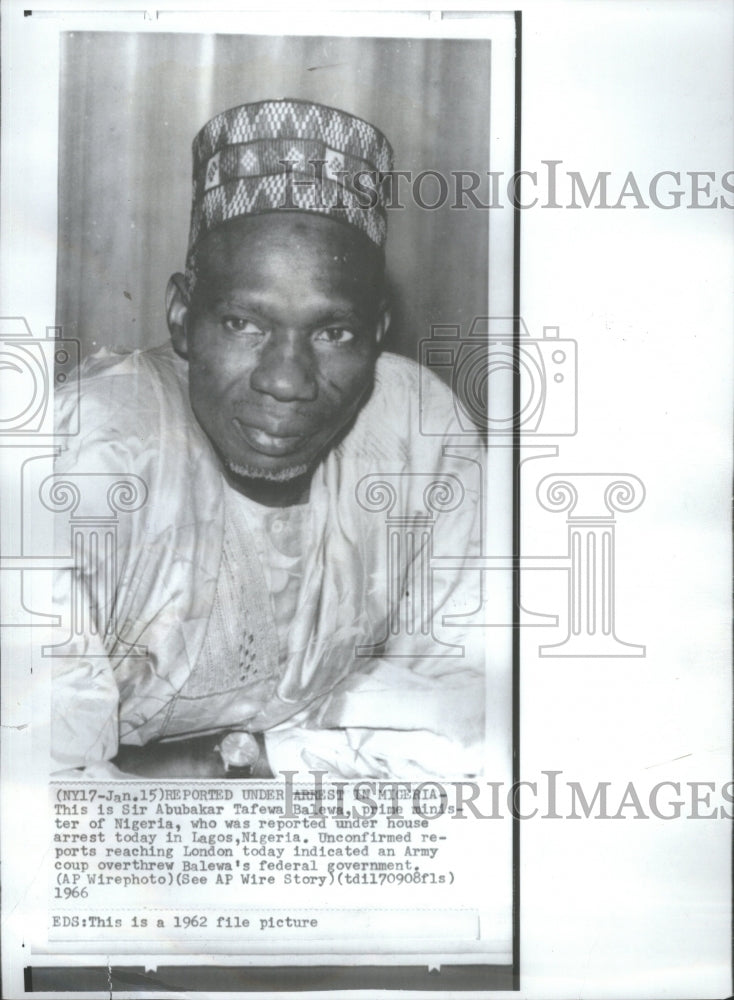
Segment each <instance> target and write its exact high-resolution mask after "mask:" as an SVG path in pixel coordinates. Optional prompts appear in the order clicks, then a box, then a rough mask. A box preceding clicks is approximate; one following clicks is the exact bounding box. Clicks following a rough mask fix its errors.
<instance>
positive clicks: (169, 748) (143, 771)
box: [112, 733, 273, 779]
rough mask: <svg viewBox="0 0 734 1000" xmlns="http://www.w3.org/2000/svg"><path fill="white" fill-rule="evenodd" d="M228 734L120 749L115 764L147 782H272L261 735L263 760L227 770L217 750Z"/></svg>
mask: <svg viewBox="0 0 734 1000" xmlns="http://www.w3.org/2000/svg"><path fill="white" fill-rule="evenodd" d="M224 735H225V734H224V733H215V734H213V735H209V736H195V737H192V738H191V739H187V740H171V741H168V742H160V741H159V742H153V743H148V744H147V745H146V746H144V747H133V746H120V749H119V751H118V753H117V756H116V757H115V758H114V759H113V761H112V763H113V764H115V766H116V767H119V769H120V770H121V771H125V772H126V773H127V774H138V775H140V776H141V777H143V778H220V779H221V778H271V777H272V776H273V775H272V772H271V770H270V768H269V766H268V763H267V756H266V754H265V745H264V741H263V739H262V736H261V735H258V736H257V737H256V739H257V740H258V743H259V744H260V759H259V760H258V761H257V762H256V763H255V764H254V765H253V766H252V767H251V768H249V767H248V768H240V767H230V768H229V769H227V768H225V766H224V761H223V760H222V756H221V754H220V753H219V750H218V749H217V747H218V746H219V744H220V742H221V741H222V739H223V738H224Z"/></svg>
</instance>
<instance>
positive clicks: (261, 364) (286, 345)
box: [250, 332, 318, 403]
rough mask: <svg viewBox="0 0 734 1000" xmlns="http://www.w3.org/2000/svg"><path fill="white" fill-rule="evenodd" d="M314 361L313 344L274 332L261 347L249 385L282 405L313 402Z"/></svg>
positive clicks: (295, 336) (314, 391)
mask: <svg viewBox="0 0 734 1000" xmlns="http://www.w3.org/2000/svg"><path fill="white" fill-rule="evenodd" d="M313 362H314V359H313V355H312V353H311V345H310V343H303V341H302V340H301V338H300V337H299V336H298V335H297V334H291V333H283V334H280V333H275V332H274V333H272V334H271V335H270V336H269V337H268V338H267V341H266V342H265V343H264V344H263V346H262V349H261V351H260V356H259V358H258V363H257V365H256V366H255V368H254V369H253V371H252V374H251V375H250V385H251V386H252V388H253V389H255V390H256V391H257V392H262V393H265V394H266V395H268V396H272V397H273V398H274V399H277V400H278V401H279V402H282V403H289V402H295V401H297V400H299V401H303V402H310V401H313V400H315V399H316V397H317V395H318V383H317V381H316V373H315V371H314V363H313Z"/></svg>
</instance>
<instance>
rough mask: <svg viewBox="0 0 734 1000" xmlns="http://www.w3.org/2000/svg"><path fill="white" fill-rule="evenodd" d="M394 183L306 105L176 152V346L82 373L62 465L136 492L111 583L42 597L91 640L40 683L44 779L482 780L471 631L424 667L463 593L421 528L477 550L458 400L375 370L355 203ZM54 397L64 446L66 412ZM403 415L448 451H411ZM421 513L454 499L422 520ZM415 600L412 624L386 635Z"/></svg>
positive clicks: (99, 363) (474, 489)
mask: <svg viewBox="0 0 734 1000" xmlns="http://www.w3.org/2000/svg"><path fill="white" fill-rule="evenodd" d="M390 169H391V152H390V147H389V144H388V143H387V140H386V139H385V137H384V136H382V134H381V133H380V132H378V130H377V129H375V128H374V127H373V126H371V125H369V124H368V123H367V122H364V121H362V120H361V119H358V118H354V117H353V116H351V115H349V114H347V113H345V112H342V111H339V110H337V109H334V108H326V107H323V106H321V105H315V104H309V103H306V102H300V101H291V100H286V101H265V102H260V103H258V104H252V105H243V106H241V107H239V108H233V109H231V110H230V111H227V112H225V113H224V114H221V115H218V116H217V117H216V118H214V119H212V121H211V122H209V123H208V124H207V125H206V126H204V128H203V129H202V130H201V132H200V133H199V135H198V136H197V138H196V140H195V141H194V196H193V208H192V219H191V235H190V243H189V252H188V257H187V267H186V273H185V274H175V275H173V277H172V278H171V280H170V282H169V286H168V291H167V297H166V304H167V314H168V326H169V331H170V335H171V343H170V345H166V346H165V347H162V348H157V349H154V350H152V351H147V352H134V353H132V354H131V355H127V356H124V357H113V356H109V355H105V356H99V355H98V356H95V357H93V358H91V359H90V360H89V361H88V362H87V364H86V366H85V369H84V372H83V380H82V392H81V408H80V427H81V430H80V433H79V435H78V436H77V437H72V438H69V439H68V440H69V447H68V450H66V451H65V452H63V453H62V454H61V456H60V458H59V461H58V463H57V470H56V472H57V477H61V478H62V479H63V478H64V477H67V476H68V477H71V478H72V479H73V477H74V475H78V474H82V475H87V476H89V477H90V479H89V481H88V483H87V485H89V483H91V482H93V480H94V477H95V476H96V477H97V478H98V479H99V480H100V482H103V483H105V486H104V489H108V485H109V483H108V479H105V477H104V476H102V475H100V474H102V473H106V474H108V475H110V474H119V475H120V476H121V477H122V478H124V476H125V475H128V476H135V477H137V479H136V481H137V482H142V483H143V484H144V488H145V489H147V502H146V503H145V505H144V506H142V507H141V509H140V510H139V511H138V512H136V513H134V514H129V515H124V514H123V515H121V517H120V519H119V530H118V534H117V552H116V559H115V561H114V563H113V562H111V560H110V556H109V553H107V554H106V553H104V552H103V551H102V550H97V551H89V552H85V553H84V554H83V555H82V556H80V557H79V558H78V560H77V571H76V572H75V573H68V572H67V573H66V574H65V575H64V580H63V581H62V582H61V584H60V588H59V599H60V601H61V602H62V603H63V604H64V605H65V606H71V605H74V606H75V607H76V606H77V604H75V603H74V602H75V601H76V602H78V601H79V597H78V594H79V593H80V592H83V593H84V602H85V604H86V609H87V615H86V619H85V620H86V621H87V622H88V625H87V626H86V627H85V628H84V629H81V630H78V634H77V635H76V636H75V637H74V638H73V640H72V643H71V647H69V645H67V646H66V647H65V648H64V655H63V656H57V657H56V659H55V679H54V710H53V734H52V742H53V744H54V751H55V756H56V759H57V761H58V766H59V767H60V768H76V767H85V768H86V769H87V773H88V775H90V776H102V775H115V776H121V775H125V774H128V775H136V774H137V775H150V776H159V777H186V776H193V777H223V776H225V775H237V776H241V775H244V774H251V775H253V776H263V775H267V774H269V773H270V772H271V770H272V771H277V770H280V769H282V768H286V767H289V768H294V769H296V770H297V769H304V768H308V767H311V766H317V767H320V768H322V769H326V770H328V771H330V772H332V773H335V774H341V775H344V776H347V777H356V776H369V775H372V776H384V777H388V776H396V777H420V776H425V775H426V774H429V775H435V774H471V773H475V772H476V771H477V770H478V768H479V766H480V754H479V752H478V748H479V747H480V745H481V737H482V735H483V734H482V719H483V707H484V696H483V677H484V663H483V655H482V651H481V630H477V629H474V630H472V629H468V630H466V631H465V632H464V631H462V630H461V629H455V630H453V631H455V633H456V636H455V637H454V635H453V634H452V635H451V637H450V640H448V641H447V640H445V639H444V640H442V641H439V642H437V641H436V629H437V628H439V629H440V625H441V621H442V618H443V616H444V615H450V614H453V615H458V616H460V615H461V614H462V613H465V612H468V611H470V610H473V608H472V607H471V605H472V602H473V604H474V605H476V595H475V594H471V587H470V586H469V594H468V595H467V593H466V588H467V581H466V580H464V579H463V578H462V574H461V572H460V570H459V571H457V570H455V569H454V570H448V571H446V572H437V573H433V574H431V573H430V570H427V569H426V568H425V567H426V566H427V557H428V555H429V551H430V548H431V544H432V543H431V540H430V530H429V528H433V531H434V535H435V536H436V538H438V537H439V534H440V540H441V543H442V545H443V548H444V550H445V554H447V555H450V556H452V557H453V564H454V565H456V564H457V562H458V563H459V564H460V562H461V559H462V558H463V557H469V556H471V555H472V554H475V553H476V552H477V551H478V542H479V538H478V532H479V528H478V520H477V507H478V489H479V483H478V481H477V479H476V478H474V479H472V472H475V471H476V467H474V466H472V463H471V462H467V461H461V460H459V459H456V458H452V457H450V456H449V455H447V454H444V452H445V450H446V449H445V448H444V445H445V442H446V440H447V439H448V438H450V436H451V434H452V433H457V431H458V425H457V424H456V420H455V410H454V401H453V397H452V396H451V393H450V392H449V391H448V390H447V389H446V388H445V387H444V386H443V385H442V384H440V383H439V382H438V381H437V380H436V379H434V378H433V377H432V376H429V375H428V373H423V375H421V374H420V372H419V369H418V366H417V365H415V364H414V363H413V362H410V361H408V360H406V359H401V358H398V357H397V356H395V355H391V354H389V353H387V352H383V351H382V346H383V342H384V338H385V334H386V332H387V329H388V325H389V311H388V303H387V296H386V286H385V274H384V243H385V235H386V217H385V206H384V199H383V196H382V193H381V191H380V188H379V185H378V184H374V185H373V187H372V188H371V189H370V192H369V194H370V196H369V197H362V198H361V199H360V197H359V190H358V186H357V184H356V183H355V182H354V178H356V177H357V175H360V174H361V175H362V177H363V178H364V177H365V176H368V175H370V174H371V175H372V176H374V177H376V176H377V175H378V173H379V172H381V173H385V172H388V171H389V170H390ZM362 192H363V193H364V187H363V188H362ZM421 380H422V381H421ZM419 388H421V389H422V391H423V398H422V400H419ZM59 395H60V406H59V420H60V424H61V427H62V429H63V426H64V423H65V422H66V421H68V420H70V419H71V411H72V407H73V400H72V398H71V395H69V396H64V394H63V393H61V394H59ZM419 403H420V404H421V405H424V406H430V407H431V414H432V426H434V427H435V426H436V425H437V423H438V424H440V423H441V421H443V424H444V425H445V428H446V433H445V435H444V436H443V437H441V436H438V437H436V436H433V437H424V436H422V435H421V434H420V430H419ZM463 443H464V445H465V448H464V455H465V456H466V457H469V458H470V457H471V448H469V449H468V450H467V448H466V438H465V437H464V438H463ZM477 447H478V445H477ZM381 477H382V478H381ZM434 487H437V488H438V489H439V491H443V494H444V498H445V495H446V494H447V493H448V494H451V493H452V492H453V493H455V494H456V495H455V496H454V498H453V501H452V502H451V503H449V502H445V503H444V504H443V508H441V503H439V504H438V506H436V505H435V504H434V505H433V506H432V507H431V506H430V502H429V501H427V499H426V497H427V495H428V494H427V491H430V490H431V489H433V488H434ZM380 490H382V493H383V494H386V495H388V494H389V496H388V500H387V501H386V502H385V503H384V504H383V505H382V507H380V503H379V502H375V498H376V497H377V500H379V498H380ZM375 491H377V492H375ZM388 501H389V502H388ZM102 502H103V498H102V497H100V503H102ZM427 502H429V510H428V513H429V514H432V515H435V517H433V520H430V521H429V520H426V514H427V508H426V503H427ZM441 509H445V510H446V513H441V512H440V511H441ZM380 511H382V513H381V512H380ZM437 511H438V513H437ZM386 518H388V519H390V518H393V519H397V521H399V522H400V524H401V525H403V527H402V529H401V530H402V534H401V535H400V538H401V539H402V540H403V542H402V545H401V546H399V550H398V549H395V547H394V546H393V548H392V549H389V548H388V546H387V545H386V541H385V538H386V521H385V519H386ZM421 518H422V520H421ZM401 519H402V520H401ZM415 525H418V527H419V528H420V526H421V525H422V526H423V528H422V530H413V527H411V526H415ZM67 533H68V532H67ZM67 545H68V542H67ZM112 565H114V566H115V567H116V568H115V573H114V576H115V579H114V580H113V581H112V588H111V590H112V594H111V597H110V598H109V600H107V602H106V605H105V606H103V605H102V603H100V599H99V596H98V591H99V581H100V580H101V579H102V578H104V577H105V574H107V576H108V577H109V575H110V572H111V571H110V566H112ZM421 572H422V573H423V574H424V576H423V578H417V577H419V576H420V573H421ZM426 574H427V576H426ZM472 583H473V584H474V585H475V586H476V579H474V580H471V581H468V584H469V585H471V584H472ZM411 587H413V588H416V587H422V590H421V595H422V597H424V598H426V601H427V602H428V603H429V604H430V607H428V606H425V607H424V608H423V610H422V617H420V615H419V620H418V621H414V620H413V619H411V623H410V625H408V626H407V628H403V627H400V625H399V623H400V621H401V615H402V616H405V615H407V614H408V609H409V608H410V607H412V606H413V604H412V603H411V602H413V603H414V602H415V595H413V596H411ZM75 588H76V590H75ZM462 588H463V590H464V592H462ZM75 595H76V596H75ZM428 599H430V600H428ZM426 601H424V604H425V603H426ZM396 623H397V625H396ZM478 633H479V634H478ZM442 653H447V654H453V655H441V654H442ZM455 654H458V655H455Z"/></svg>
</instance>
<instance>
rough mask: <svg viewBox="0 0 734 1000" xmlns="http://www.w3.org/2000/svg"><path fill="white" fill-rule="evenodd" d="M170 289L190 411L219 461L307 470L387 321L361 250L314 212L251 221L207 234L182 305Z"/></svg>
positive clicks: (242, 468) (259, 473)
mask: <svg viewBox="0 0 734 1000" xmlns="http://www.w3.org/2000/svg"><path fill="white" fill-rule="evenodd" d="M172 283H173V284H174V285H175V288H174V290H173V292H171V286H169V294H172V296H173V310H171V309H170V308H169V325H170V327H171V333H172V337H173V342H174V346H175V347H176V349H177V350H178V351H179V353H181V354H183V355H184V356H185V357H186V358H187V359H188V363H189V396H190V399H191V405H192V408H193V410H194V413H195V414H196V417H197V419H198V421H199V423H200V424H201V426H202V427H203V429H204V430H205V432H206V433H207V435H208V437H209V439H210V440H211V441H212V443H213V444H214V446H215V447H216V449H217V451H218V452H219V454H220V456H221V457H222V459H223V461H224V462H225V464H226V465H227V466H228V467H229V469H230V470H231V471H232V472H234V473H235V474H236V475H238V476H240V477H244V478H246V479H255V480H270V481H275V482H278V481H288V480H292V479H295V478H297V477H299V476H302V475H304V474H305V473H307V472H310V471H311V470H312V469H313V468H314V466H315V465H316V463H317V461H318V460H319V459H320V457H321V456H322V455H323V454H324V453H325V452H326V451H327V450H328V448H329V446H330V445H331V444H332V443H334V442H335V440H336V439H337V438H338V436H339V434H340V433H341V432H342V431H343V430H344V429H345V428H346V426H347V425H348V424H349V423H350V421H351V420H352V418H353V417H354V416H355V414H356V413H357V411H358V410H359V409H360V407H361V405H362V404H363V402H364V401H365V400H366V397H367V395H368V394H369V392H370V389H371V386H372V375H373V371H374V365H375V359H376V357H377V351H378V343H379V340H380V338H381V336H382V334H383V333H384V330H385V327H386V323H387V320H386V316H385V314H384V310H383V305H382V302H381V279H380V272H379V266H378V262H377V259H376V254H375V253H374V251H373V250H372V248H371V247H370V246H369V245H367V244H366V243H365V241H364V239H363V238H362V237H361V236H360V234H359V233H356V232H354V231H353V230H352V229H351V228H350V227H349V226H347V225H342V224H341V223H339V222H335V221H334V220H333V219H328V218H325V217H323V216H318V215H306V214H293V215H291V214H288V215H286V214H275V213H273V214H269V215H262V216H253V217H250V218H246V219H238V220H236V221H234V222H231V223H229V224H228V225H226V226H224V227H222V228H221V229H220V230H218V231H216V232H214V233H212V234H211V235H210V236H209V237H208V238H207V240H206V241H205V243H204V244H203V246H202V247H201V249H200V251H199V253H198V255H197V280H196V285H195V288H194V290H193V294H192V296H191V302H190V303H189V304H188V307H187V308H185V307H184V304H183V301H184V300H183V296H182V295H181V281H180V276H178V277H177V278H176V279H172ZM177 309H178V312H177Z"/></svg>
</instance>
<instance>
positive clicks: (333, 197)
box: [189, 99, 392, 261]
mask: <svg viewBox="0 0 734 1000" xmlns="http://www.w3.org/2000/svg"><path fill="white" fill-rule="evenodd" d="M193 154H194V177H193V180H194V190H193V205H192V210H191V230H190V234H189V260H190V261H191V260H192V254H193V252H194V250H195V249H196V247H197V245H198V244H199V242H200V241H201V240H202V239H203V237H204V236H206V234H207V233H209V232H211V231H212V230H213V229H216V228H217V227H218V226H220V225H222V223H224V222H228V221H229V220H230V219H235V218H237V217H239V216H243V215H261V214H263V213H265V212H273V211H281V210H285V211H300V212H317V213H319V214H321V215H328V216H330V217H332V218H335V219H339V220H341V221H342V222H346V223H349V224H350V225H352V226H355V227H356V228H357V229H359V230H360V231H361V232H363V233H364V234H365V235H366V236H367V237H368V238H369V239H370V240H372V242H373V243H374V244H376V246H378V247H382V246H384V243H385V239H386V236H387V218H386V214H385V195H384V192H383V190H382V187H381V184H380V175H381V174H383V173H388V172H389V171H390V170H391V169H392V149H391V147H390V143H389V142H388V141H387V139H386V138H385V136H384V135H383V134H382V132H380V131H379V130H378V129H376V128H375V127H374V126H373V125H370V123H369V122H366V121H364V120H363V119H361V118H356V117H355V116H354V115H350V114H348V113H347V112H346V111H340V110H339V109H338V108H330V107H327V106H326V105H323V104H313V103H311V102H308V101H299V100H291V99H285V100H280V101H258V102H257V103H254V104H242V105H240V106H239V107H236V108H230V109H229V111H224V112H222V114H219V115H217V116H216V117H214V118H212V119H211V121H209V122H207V124H206V125H205V126H204V127H203V128H202V129H201V131H200V132H199V133H198V135H197V136H196V138H195V139H194V142H193Z"/></svg>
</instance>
